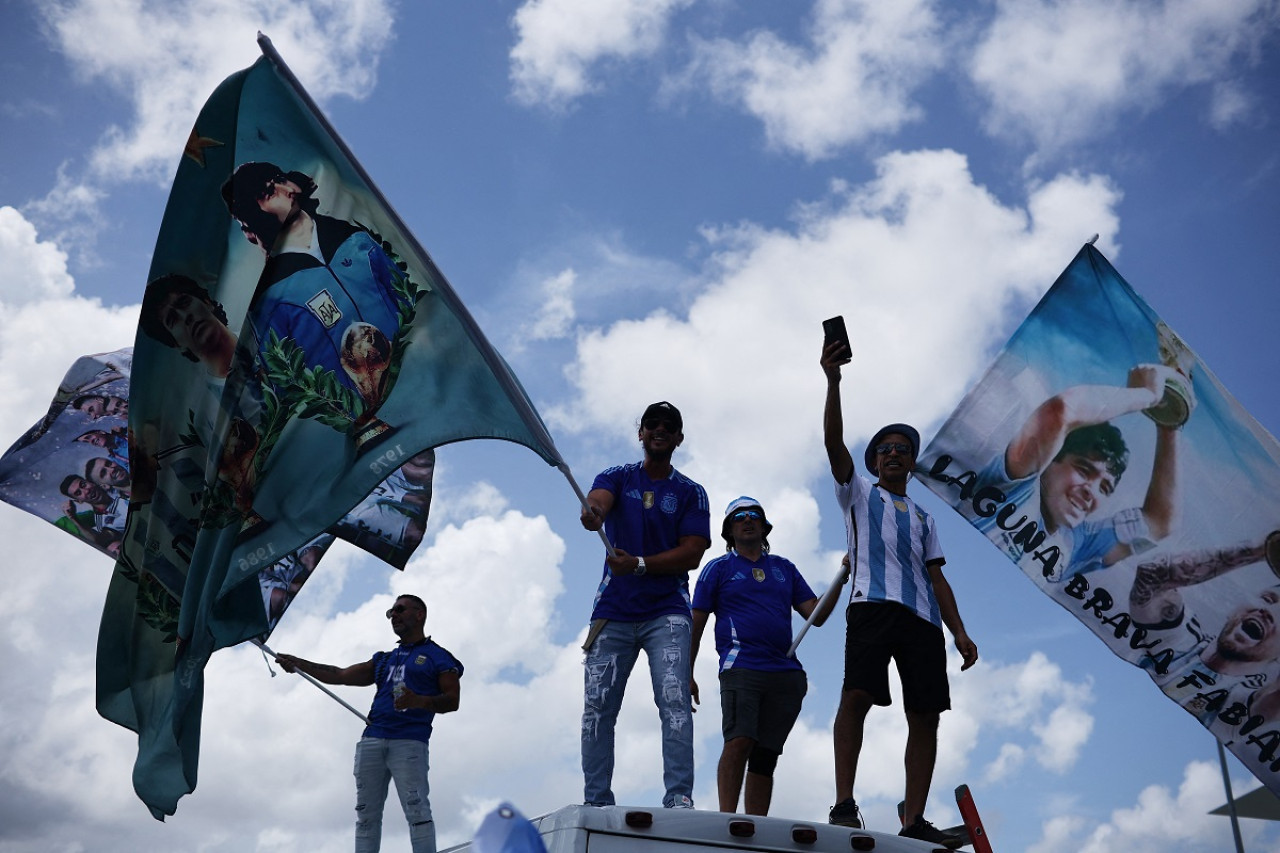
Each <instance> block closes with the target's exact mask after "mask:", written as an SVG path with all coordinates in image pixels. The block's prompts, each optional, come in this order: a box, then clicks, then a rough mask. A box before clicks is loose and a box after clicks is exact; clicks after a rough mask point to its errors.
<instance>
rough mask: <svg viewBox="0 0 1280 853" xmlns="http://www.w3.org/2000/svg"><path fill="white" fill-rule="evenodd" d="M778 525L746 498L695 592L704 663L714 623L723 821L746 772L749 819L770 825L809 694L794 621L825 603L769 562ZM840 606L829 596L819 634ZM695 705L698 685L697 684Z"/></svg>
mask: <svg viewBox="0 0 1280 853" xmlns="http://www.w3.org/2000/svg"><path fill="white" fill-rule="evenodd" d="M771 530H773V525H772V524H770V523H769V521H768V520H767V519H766V518H765V515H764V508H763V507H761V506H760V502H759V501H757V500H755V499H754V498H748V497H741V498H738V499H736V500H734V501H733V502H732V503H730V504H729V508H728V509H726V510H725V513H724V523H723V524H722V525H721V528H720V535H721V536H722V537H724V540H725V542H726V546H725V549H726V550H727V551H728V552H729V553H727V554H725V555H724V556H723V557H717V558H716V559H714V560H712V561H711V562H710V563H707V565H706V567H705V568H703V570H702V574H701V575H699V576H698V585H697V586H696V587H694V590H693V654H692V655H691V656H690V657H691V659H693V660H696V659H697V657H698V646H699V644H700V642H701V640H702V632H703V630H704V629H705V628H706V627H707V617H708V616H710V615H711V614H712V613H714V614H716V629H715V637H716V652H717V653H719V655H720V709H721V717H722V726H721V727H722V728H723V730H724V751H723V752H721V753H720V765H719V767H718V768H717V774H716V789H717V791H718V793H719V795H720V811H722V812H736V811H737V810H738V795H739V793H740V792H741V791H742V787H743V786H742V776H743V772H744V771H745V772H746V779H747V784H746V795H745V797H744V800H743V807H744V811H745V812H746V813H747V814H757V815H767V814H768V813H769V802H770V800H771V799H772V798H773V770H774V767H775V766H776V765H777V763H778V756H779V755H781V754H782V746H783V744H784V743H786V740H787V735H789V734H791V727H792V726H794V725H795V722H796V718H797V717H798V716H800V705H801V703H802V702H803V701H804V695H805V693H806V692H807V691H808V683H807V681H806V680H805V675H804V669H803V668H802V667H801V666H800V662H799V661H798V660H796V659H795V658H793V657H788V656H787V651H788V650H789V649H790V648H791V611H792V610H793V609H794V610H795V611H796V612H797V613H799V614H800V615H801V616H803V617H804V618H805V619H808V618H809V615H810V614H811V613H813V611H814V608H816V607H817V606H818V599H817V597H816V596H815V595H814V594H813V590H812V589H810V588H809V584H807V583H805V580H804V578H803V577H802V576H801V575H800V572H799V571H797V570H796V567H795V565H794V564H793V563H792V562H791V561H790V560H787V559H785V558H783V557H779V556H776V555H774V554H771V553H769V531H771ZM835 601H836V596H835V595H834V594H833V595H830V596H827V599H826V603H825V604H824V605H823V607H822V610H821V611H820V612H819V613H818V615H817V616H816V617H815V618H814V620H813V624H814V625H821V624H822V623H824V622H826V621H827V617H828V616H830V615H831V611H832V609H833V608H834V607H835ZM689 686H690V690H691V692H692V695H693V701H695V702H697V701H699V699H698V683H697V681H695V680H693V679H692V678H691V679H690V680H689Z"/></svg>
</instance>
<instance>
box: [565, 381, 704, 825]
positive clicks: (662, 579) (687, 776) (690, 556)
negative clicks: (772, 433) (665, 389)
mask: <svg viewBox="0 0 1280 853" xmlns="http://www.w3.org/2000/svg"><path fill="white" fill-rule="evenodd" d="M683 429H684V421H683V419H682V418H681V417H680V412H679V410H678V409H676V407H675V406H673V405H671V404H670V403H667V402H661V403H654V404H653V405H651V406H649V408H647V409H645V411H644V416H643V417H641V419H640V430H639V438H640V445H641V446H642V447H643V448H644V461H643V462H635V463H632V464H630V465H620V466H617V467H614V468H609V469H608V470H606V471H603V472H602V473H601V474H600V475H599V476H597V477H596V479H595V482H594V483H593V484H592V486H591V491H590V492H589V493H588V494H587V506H585V507H584V508H583V510H582V516H581V520H582V526H583V527H585V528H586V529H587V530H592V531H597V530H600V528H601V526H603V527H604V532H605V536H606V538H607V539H608V540H609V542H610V543H611V544H612V545H613V546H614V553H613V554H612V555H611V556H607V557H605V561H604V576H603V578H602V579H601V581H600V588H599V590H598V591H597V592H596V599H595V608H594V609H593V610H592V613H591V629H590V631H589V633H588V634H587V641H586V643H585V644H584V645H583V649H584V650H585V651H586V659H585V661H584V664H585V673H584V682H585V688H584V696H583V712H582V776H583V801H584V802H585V803H586V804H587V805H594V806H608V805H613V804H614V802H615V801H614V796H613V790H612V783H613V760H614V755H613V737H614V727H615V725H616V723H617V720H618V711H619V710H620V709H621V708H622V695H623V692H624V691H625V689H626V686H627V678H628V677H630V675H631V668H632V667H633V666H635V663H636V659H637V658H638V657H639V656H640V651H641V650H642V649H643V650H644V652H645V654H646V655H648V657H649V675H650V678H651V679H652V681H653V701H654V703H655V704H656V705H657V706H658V716H659V721H660V725H661V727H662V774H663V784H664V786H665V788H666V794H665V796H664V797H663V799H662V804H663V805H664V806H666V807H667V808H687V809H691V808H693V719H692V708H691V706H690V702H689V676H690V673H691V671H692V670H691V668H690V664H689V661H690V647H691V644H692V633H691V618H690V614H689V572H690V571H691V570H693V569H696V568H698V563H699V562H701V560H702V554H703V552H705V551H706V550H707V548H709V547H710V546H711V514H710V510H709V508H708V505H707V493H706V492H705V491H704V490H703V488H702V486H699V485H698V484H697V483H695V482H693V480H690V479H689V478H688V477H686V476H684V475H683V474H681V473H680V472H679V471H677V470H676V469H675V468H673V467H672V466H671V454H672V453H674V452H675V449H676V448H677V447H679V446H680V443H681V442H682V441H684V433H683Z"/></svg>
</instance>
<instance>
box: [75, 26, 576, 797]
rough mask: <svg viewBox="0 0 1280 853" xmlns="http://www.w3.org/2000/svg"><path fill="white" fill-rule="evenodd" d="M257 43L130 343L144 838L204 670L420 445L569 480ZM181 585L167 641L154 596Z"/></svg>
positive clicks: (104, 682) (131, 580) (129, 571)
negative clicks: (291, 558) (505, 456)
mask: <svg viewBox="0 0 1280 853" xmlns="http://www.w3.org/2000/svg"><path fill="white" fill-rule="evenodd" d="M260 44H261V45H262V48H263V51H264V54H265V56H264V57H263V58H262V59H260V60H259V61H258V62H257V63H256V64H255V65H254V66H253V67H251V68H249V69H247V70H245V71H242V72H239V73H237V74H235V75H232V76H231V77H230V78H228V79H227V80H226V81H225V82H224V83H223V84H222V85H221V86H219V87H218V89H217V90H216V91H215V92H214V94H213V96H212V97H211V98H210V99H209V101H208V102H207V103H206V105H205V107H204V108H203V110H201V112H200V115H199V117H198V118H197V120H196V125H195V127H194V129H193V130H192V132H191V135H190V138H189V140H188V142H187V144H186V149H185V151H184V156H183V158H182V161H181V163H180V164H179V167H178V172H177V176H176V177H175V180H174V184H173V189H172V191H171V193H170V197H169V202H168V206H167V207H166V209H165V215H164V219H163V222H162V224H161V228H160V235H159V238H158V239H157V242H156V249H155V254H154V256H153V259H152V265H151V270H150V273H149V276H148V285H147V288H146V292H145V294H144V297H143V306H142V315H141V318H140V323H139V333H138V336H137V339H136V342H135V344H134V363H133V375H132V393H131V398H130V411H129V427H130V432H131V439H132V440H131V445H130V448H131V451H132V458H131V464H132V474H133V489H134V496H133V502H132V504H131V507H130V513H129V518H128V522H127V525H126V529H125V535H124V541H123V546H122V550H121V558H120V560H119V562H118V563H117V566H116V576H115V578H114V579H113V582H112V593H111V595H110V597H109V600H108V603H107V608H106V610H105V611H104V614H103V628H102V635H101V638H100V643H99V655H98V679H99V710H100V712H101V713H102V714H103V715H104V716H105V717H107V718H108V719H111V720H113V721H115V722H118V723H120V724H122V725H126V726H128V727H130V728H133V729H135V730H138V731H139V756H138V761H137V764H136V765H135V769H134V785H135V788H136V790H137V791H138V794H139V796H140V797H141V798H142V800H143V801H144V802H145V803H147V805H148V806H149V807H150V808H151V810H152V813H153V814H154V815H155V816H157V817H162V815H165V814H172V813H173V812H174V810H175V809H176V805H177V801H178V798H180V797H181V796H182V795H183V794H185V793H188V792H189V791H191V790H192V789H194V787H195V783H196V763H197V762H196V756H197V750H198V742H199V738H198V734H199V720H200V697H201V691H202V689H203V687H202V685H203V669H204V666H205V664H206V662H207V661H208V659H209V656H210V655H211V654H212V653H213V652H214V651H215V650H217V649H219V648H224V647H226V646H230V645H233V644H235V643H239V642H241V641H243V640H245V639H248V638H251V637H256V636H259V635H261V634H263V632H264V631H265V630H267V628H268V625H269V614H268V612H267V610H266V607H265V606H264V595H263V590H262V587H261V586H260V584H259V583H258V579H259V575H260V573H261V572H262V570H263V569H265V568H267V567H269V566H272V565H274V564H277V563H278V561H280V560H281V559H282V558H285V557H286V556H288V555H290V554H293V553H295V552H297V550H298V549H299V548H302V547H303V546H305V545H306V544H307V543H309V542H311V541H313V540H314V539H315V538H316V537H317V536H318V535H320V534H321V533H322V532H323V531H325V530H327V529H329V528H330V527H331V526H332V525H334V524H335V522H338V521H339V520H340V519H343V518H344V516H346V515H347V514H348V512H349V511H350V510H351V509H352V508H353V507H355V506H356V505H357V504H359V503H360V502H361V500H362V499H363V498H365V496H366V495H368V494H369V493H370V490H371V489H373V488H374V487H376V486H378V485H379V484H380V483H382V482H384V481H385V480H386V479H387V477H388V475H389V474H391V473H392V472H393V471H395V470H397V469H399V468H402V466H404V464H405V463H406V462H410V461H411V460H413V459H414V457H415V456H417V455H418V454H419V453H421V452H422V451H424V450H427V449H429V448H434V447H438V446H440V445H442V444H447V443H449V442H453V441H460V440H464V439H470V438H502V439H507V440H510V441H514V442H517V443H520V444H523V445H525V446H527V447H529V448H531V449H533V450H534V451H535V452H537V453H538V454H539V455H541V456H542V457H543V458H544V459H546V460H547V462H548V463H550V464H553V465H557V466H558V467H560V468H561V470H563V471H565V473H566V474H567V468H566V467H565V466H564V463H563V461H562V460H561V458H560V456H559V453H558V452H557V451H556V449H555V446H554V444H553V442H552V440H551V437H550V435H549V434H548V433H547V431H546V428H545V426H544V425H543V423H542V421H541V420H540V419H539V418H538V416H537V414H536V412H535V411H534V409H533V406H532V404H531V403H530V402H529V400H528V397H527V396H526V394H525V392H524V391H523V389H522V388H521V387H520V385H519V383H518V382H517V380H516V379H515V377H514V375H513V374H512V372H511V370H510V369H509V368H508V367H507V365H506V364H505V362H503V360H502V359H501V357H500V356H499V355H498V354H497V353H496V351H494V349H493V348H492V347H491V346H490V345H489V343H488V341H487V340H485V337H484V335H483V334H482V333H481V331H480V329H479V327H478V326H477V325H476V323H475V322H474V320H473V319H472V318H471V316H470V314H469V313H468V312H467V310H466V308H465V307H464V306H463V304H462V302H461V301H460V300H459V299H458V297H457V295H456V294H455V293H454V291H453V289H452V288H451V287H450V286H449V284H448V282H447V281H445V279H444V277H443V275H441V273H440V271H439V270H438V269H437V268H436V267H435V265H434V264H433V263H432V261H431V259H430V257H429V256H428V255H427V253H426V252H425V251H424V250H423V249H422V248H421V247H420V246H419V245H418V243H417V242H416V241H415V240H414V239H413V237H412V235H411V234H410V233H409V232H408V230H407V229H406V228H405V227H404V225H403V223H402V222H401V221H400V220H399V218H398V217H397V216H396V215H395V214H394V212H393V211H392V210H391V209H390V207H389V206H388V205H387V204H386V202H385V201H384V199H383V198H382V196H381V194H380V193H379V192H378V191H377V190H376V189H375V188H374V186H373V184H372V182H371V181H370V180H369V178H368V176H367V175H366V174H365V172H364V170H363V169H362V168H361V167H360V165H359V164H358V163H357V162H356V161H355V159H354V158H353V157H352V156H351V155H350V152H349V151H348V150H347V149H346V147H345V146H344V145H343V144H342V142H341V141H340V140H339V139H338V137H337V135H336V134H335V133H334V131H333V130H332V128H331V127H330V126H329V125H328V123H327V122H326V121H325V120H324V118H323V117H322V116H321V114H320V112H319V111H318V109H316V107H315V106H314V104H313V103H312V102H311V101H310V99H309V98H308V97H307V96H306V94H305V93H304V92H303V91H302V89H301V87H300V86H299V85H298V83H297V81H296V80H295V79H294V78H293V77H292V75H291V74H290V73H289V71H288V69H287V68H285V66H284V64H283V62H282V61H281V60H280V59H279V57H278V56H277V55H276V54H275V53H274V51H273V50H272V49H271V46H270V44H269V42H267V41H266V39H265V38H260ZM175 576H176V577H178V578H180V579H181V583H180V588H174V586H173V585H167V588H168V590H169V592H170V593H172V594H173V596H174V597H175V598H176V599H177V600H179V601H180V602H181V606H180V609H179V611H178V613H177V614H176V623H174V621H173V619H174V616H175V614H172V613H170V612H168V611H166V610H164V609H163V608H157V606H156V604H155V597H154V596H151V595H149V594H148V589H149V587H150V586H151V585H152V583H153V581H155V580H157V579H165V578H172V577H175ZM131 589H132V590H133V591H134V592H135V595H134V597H133V598H134V604H133V607H132V608H130V607H128V606H126V604H127V602H128V601H129V599H130V596H129V594H128V593H129V590H131ZM175 635H176V637H177V644H176V650H175V648H174V645H173V644H172V643H168V642H166V641H167V640H169V639H171V638H172V637H173V636H175ZM175 652H176V653H175ZM166 668H167V669H168V671H170V672H172V673H173V676H172V678H171V679H170V680H169V682H168V683H169V685H170V688H169V690H168V692H167V693H166V690H165V689H164V687H163V685H164V673H165V671H166ZM139 685H147V689H146V690H145V691H143V690H140V689H139ZM153 688H154V689H153ZM179 768H180V769H179Z"/></svg>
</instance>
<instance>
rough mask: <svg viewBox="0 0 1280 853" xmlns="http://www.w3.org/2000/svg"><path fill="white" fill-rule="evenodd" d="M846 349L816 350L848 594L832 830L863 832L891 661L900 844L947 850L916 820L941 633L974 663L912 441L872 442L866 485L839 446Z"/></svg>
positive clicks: (929, 767)
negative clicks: (869, 737) (860, 773)
mask: <svg viewBox="0 0 1280 853" xmlns="http://www.w3.org/2000/svg"><path fill="white" fill-rule="evenodd" d="M849 361H850V353H849V348H848V345H847V344H845V343H842V342H840V341H836V342H833V343H831V344H828V345H826V346H824V348H823V351H822V362H821V363H822V370H823V373H825V374H826V377H827V398H826V405H825V409H824V411H823V418H822V429H823V442H824V444H825V445H826V448H827V459H828V461H829V462H830V463H831V474H832V476H834V477H835V481H836V500H837V501H838V502H839V504H840V509H841V511H842V512H843V513H844V517H845V530H846V533H847V536H848V541H849V559H850V564H851V566H852V567H853V570H852V574H853V589H852V591H851V593H850V598H849V607H848V610H847V613H846V618H847V621H848V629H847V633H846V635H845V660H844V669H845V671H844V684H843V687H842V689H841V691H840V708H839V710H838V711H837V712H836V720H835V727H834V732H833V736H834V740H835V765H836V804H835V806H833V807H832V809H831V814H830V818H829V820H830V822H831V823H834V824H840V825H842V826H855V827H861V826H862V819H861V815H860V814H859V812H858V806H857V803H856V801H855V800H854V798H853V784H854V777H855V776H856V774H857V769H858V755H859V753H860V752H861V751H862V735H863V726H864V723H865V721H866V717H867V712H868V711H870V710H871V706H872V705H889V704H890V701H891V700H890V695H889V677H888V669H889V661H890V659H893V660H895V661H896V662H897V666H898V674H899V676H900V677H901V679H902V704H903V707H904V709H905V712H906V717H907V748H906V761H905V764H906V795H905V797H904V798H903V799H904V813H903V816H904V823H903V829H902V831H901V832H900V833H899V834H900V835H904V836H907V837H909V838H918V839H921V840H923V841H928V842H931V843H934V844H942V845H945V846H948V847H955V846H957V845H958V839H955V838H953V837H951V836H949V835H947V834H946V833H944V832H942V831H941V830H939V829H937V828H936V827H935V826H934V825H933V824H931V823H930V822H929V821H927V820H925V819H924V807H925V801H926V800H927V799H928V797H929V785H930V784H931V782H932V781H933V767H934V764H935V762H936V760H937V755H938V720H939V717H940V716H941V713H942V712H943V711H945V710H947V709H948V708H950V707H951V694H950V687H949V685H948V683H947V650H946V642H945V640H944V638H943V635H942V625H943V624H946V626H947V628H948V629H949V630H950V631H951V634H952V636H954V637H955V641H956V648H957V649H959V651H960V654H961V655H962V656H963V658H964V664H963V665H962V667H961V669H968V668H969V667H971V666H973V664H974V663H975V662H976V661H977V660H978V647H977V646H976V645H975V644H974V642H973V640H971V639H969V635H968V634H967V633H965V629H964V623H963V622H962V621H961V619H960V612H959V610H958V609H957V607H956V600H955V596H954V594H953V593H952V592H951V585H950V584H948V583H947V579H946V578H945V577H944V576H943V574H942V566H943V563H944V562H946V561H945V560H944V558H943V556H942V549H941V547H940V546H939V544H938V537H937V532H936V531H935V529H934V522H933V519H932V518H931V517H930V516H929V515H928V513H926V512H925V511H924V510H923V509H921V508H920V507H918V506H917V505H916V504H915V503H914V502H913V501H912V500H911V498H909V497H907V480H908V479H909V478H910V476H911V472H912V469H913V468H914V465H915V460H916V457H917V456H918V455H919V452H920V436H919V433H917V432H916V430H915V429H914V428H912V427H910V426H907V425H906V424H889V425H888V426H885V427H882V428H881V429H880V430H878V431H877V432H876V434H875V435H874V436H872V438H871V441H870V443H869V444H868V445H867V449H866V453H865V454H864V455H863V460H864V462H865V463H866V466H867V471H868V472H869V473H871V474H873V475H875V476H876V477H877V480H876V481H875V482H874V483H873V482H871V480H869V479H868V478H866V477H863V476H861V475H860V474H858V473H857V472H856V471H855V470H854V466H853V456H852V455H851V454H850V453H849V448H848V447H846V446H845V443H844V416H843V414H842V412H841V406H840V367H841V365H844V364H848V363H849Z"/></svg>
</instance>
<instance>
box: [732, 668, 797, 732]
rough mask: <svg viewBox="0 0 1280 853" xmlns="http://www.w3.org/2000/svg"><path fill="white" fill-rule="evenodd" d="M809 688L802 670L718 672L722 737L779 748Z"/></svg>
mask: <svg viewBox="0 0 1280 853" xmlns="http://www.w3.org/2000/svg"><path fill="white" fill-rule="evenodd" d="M808 690H809V682H808V681H807V680H806V679H805V677H804V670H802V669H793V670H788V671H786V672H759V671H757V670H751V669H728V670H725V671H724V672H722V673H720V716H721V728H722V729H723V731H724V739H725V740H726V741H729V740H733V739H734V738H736V737H749V738H751V739H752V740H754V741H755V742H756V743H757V744H759V745H760V746H762V747H764V748H765V749H768V750H772V751H773V752H778V753H781V752H782V745H783V744H784V743H786V742H787V735H789V734H791V727H792V726H794V725H795V724H796V718H797V717H799V716H800V705H801V703H802V702H804V694H805V693H806V692H808Z"/></svg>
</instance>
